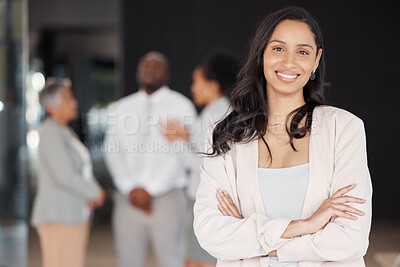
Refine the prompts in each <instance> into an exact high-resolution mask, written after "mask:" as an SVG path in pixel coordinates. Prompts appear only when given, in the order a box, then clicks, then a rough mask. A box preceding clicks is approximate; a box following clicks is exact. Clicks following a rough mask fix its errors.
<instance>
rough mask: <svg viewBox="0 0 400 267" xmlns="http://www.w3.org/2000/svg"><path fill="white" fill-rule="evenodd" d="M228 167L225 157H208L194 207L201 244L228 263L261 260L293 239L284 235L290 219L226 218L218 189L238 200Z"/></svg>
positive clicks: (233, 179) (195, 226)
mask: <svg viewBox="0 0 400 267" xmlns="http://www.w3.org/2000/svg"><path fill="white" fill-rule="evenodd" d="M208 136H211V135H210V132H209V134H208ZM210 143H211V142H208V144H207V147H208V148H209V147H210ZM206 151H209V150H206ZM228 153H229V152H228ZM226 167H227V166H226V161H225V159H224V156H217V157H205V158H204V162H203V165H202V171H201V182H200V185H199V188H198V190H197V194H196V202H195V205H194V231H195V234H196V236H197V239H198V241H199V243H200V245H201V246H202V247H203V248H204V249H205V250H206V251H207V252H208V253H210V254H211V255H212V256H214V257H215V258H217V259H220V260H228V261H229V260H240V259H247V258H253V257H258V256H262V255H266V254H268V253H269V252H271V251H273V250H276V249H277V248H278V247H279V246H281V245H282V244H284V243H285V242H287V241H288V240H289V239H282V238H281V236H282V234H283V232H284V231H285V229H286V227H287V226H288V224H289V223H290V221H291V220H290V219H286V218H277V219H269V218H267V217H266V216H265V215H264V214H261V213H253V214H252V215H250V216H249V217H247V218H244V219H237V218H234V217H230V216H223V215H222V214H221V212H220V211H219V210H218V207H217V197H216V193H217V189H218V188H221V189H223V190H225V191H226V192H227V193H228V194H229V195H230V196H233V198H232V199H235V198H236V199H237V196H236V194H235V193H234V190H233V188H236V185H235V179H236V178H235V177H230V176H229V175H227V172H226ZM236 202H237V201H236ZM235 204H236V205H237V206H238V203H235Z"/></svg>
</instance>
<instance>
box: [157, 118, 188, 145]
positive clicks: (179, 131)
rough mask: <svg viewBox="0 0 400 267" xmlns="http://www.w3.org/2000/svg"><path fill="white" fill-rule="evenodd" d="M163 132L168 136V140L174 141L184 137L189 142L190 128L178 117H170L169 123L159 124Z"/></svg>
mask: <svg viewBox="0 0 400 267" xmlns="http://www.w3.org/2000/svg"><path fill="white" fill-rule="evenodd" d="M159 126H160V131H161V133H162V134H163V135H164V136H165V138H167V140H168V142H170V143H173V142H175V141H176V140H177V139H183V140H185V141H186V142H187V143H189V139H190V133H189V129H188V128H187V127H185V125H183V124H182V123H181V122H180V121H179V120H177V119H169V120H168V121H167V123H163V122H161V123H160V124H159Z"/></svg>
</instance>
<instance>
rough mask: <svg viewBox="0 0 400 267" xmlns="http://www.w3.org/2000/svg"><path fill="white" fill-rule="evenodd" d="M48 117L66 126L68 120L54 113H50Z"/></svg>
mask: <svg viewBox="0 0 400 267" xmlns="http://www.w3.org/2000/svg"><path fill="white" fill-rule="evenodd" d="M50 117H51V118H52V119H53V120H54V121H55V122H57V123H58V124H59V125H61V126H67V125H68V123H69V121H68V120H66V119H65V118H63V116H57V115H56V114H51V115H50Z"/></svg>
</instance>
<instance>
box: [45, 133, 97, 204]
mask: <svg viewBox="0 0 400 267" xmlns="http://www.w3.org/2000/svg"><path fill="white" fill-rule="evenodd" d="M47 130H48V131H45V132H42V136H41V137H42V138H41V140H40V147H39V154H40V158H41V160H42V161H43V162H42V168H47V169H48V170H49V172H50V176H51V178H52V179H53V181H54V182H55V183H56V184H58V185H59V186H60V187H62V188H64V189H66V190H68V191H70V192H72V193H73V194H75V195H77V196H78V197H80V198H82V199H85V200H94V199H96V198H97V196H98V195H99V193H100V187H99V185H98V184H97V182H94V181H85V180H84V179H83V178H82V176H81V174H80V173H79V171H78V170H77V169H76V167H75V166H74V164H73V162H72V158H71V157H72V156H71V152H70V151H68V146H67V145H66V143H65V142H66V140H65V139H64V137H63V136H62V135H61V134H60V133H59V132H57V131H55V130H54V131H51V130H52V129H47Z"/></svg>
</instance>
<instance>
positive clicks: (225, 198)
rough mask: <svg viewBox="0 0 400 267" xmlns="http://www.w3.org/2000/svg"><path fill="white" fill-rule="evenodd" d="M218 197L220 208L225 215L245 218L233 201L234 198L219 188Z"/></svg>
mask: <svg viewBox="0 0 400 267" xmlns="http://www.w3.org/2000/svg"><path fill="white" fill-rule="evenodd" d="M217 199H218V202H219V203H218V209H219V210H220V211H221V213H222V214H223V215H224V216H231V217H235V218H238V219H243V217H242V216H241V215H240V213H239V211H238V209H237V207H236V205H235V203H233V201H232V199H231V198H230V197H229V195H228V194H227V193H226V192H224V191H222V190H221V189H218V190H217Z"/></svg>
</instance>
